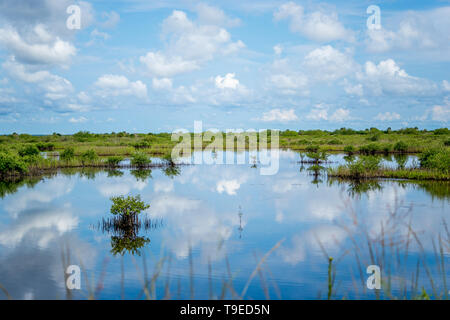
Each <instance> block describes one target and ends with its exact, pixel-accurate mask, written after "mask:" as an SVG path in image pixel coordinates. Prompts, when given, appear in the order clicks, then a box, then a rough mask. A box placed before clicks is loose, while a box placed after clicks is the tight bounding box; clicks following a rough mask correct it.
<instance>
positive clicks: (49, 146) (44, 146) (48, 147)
mask: <svg viewBox="0 0 450 320" xmlns="http://www.w3.org/2000/svg"><path fill="white" fill-rule="evenodd" d="M36 147H37V148H38V149H39V151H53V150H55V144H53V143H43V142H39V143H38V144H37V145H36Z"/></svg>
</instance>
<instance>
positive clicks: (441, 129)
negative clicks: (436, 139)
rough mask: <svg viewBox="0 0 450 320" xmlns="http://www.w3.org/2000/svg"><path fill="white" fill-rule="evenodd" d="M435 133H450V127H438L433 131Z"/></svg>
mask: <svg viewBox="0 0 450 320" xmlns="http://www.w3.org/2000/svg"><path fill="white" fill-rule="evenodd" d="M433 133H434V134H450V130H449V129H448V128H440V129H436V130H434V132H433Z"/></svg>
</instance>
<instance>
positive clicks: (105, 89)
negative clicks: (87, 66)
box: [95, 74, 147, 99]
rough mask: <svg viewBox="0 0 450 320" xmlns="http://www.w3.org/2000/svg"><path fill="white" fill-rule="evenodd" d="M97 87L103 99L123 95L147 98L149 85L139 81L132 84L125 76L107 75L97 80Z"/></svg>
mask: <svg viewBox="0 0 450 320" xmlns="http://www.w3.org/2000/svg"><path fill="white" fill-rule="evenodd" d="M95 86H96V87H97V88H98V89H99V92H98V93H99V94H100V95H101V96H103V97H107V96H122V95H123V96H135V97H137V98H141V99H145V98H147V85H146V84H144V83H143V82H142V81H139V80H138V81H135V82H132V81H130V80H128V79H127V78H126V77H125V76H120V75H113V74H106V75H103V76H101V77H100V78H98V79H97V81H96V82H95Z"/></svg>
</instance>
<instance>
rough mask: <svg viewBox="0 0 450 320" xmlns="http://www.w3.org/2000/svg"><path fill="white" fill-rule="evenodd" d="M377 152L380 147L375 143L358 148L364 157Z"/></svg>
mask: <svg viewBox="0 0 450 320" xmlns="http://www.w3.org/2000/svg"><path fill="white" fill-rule="evenodd" d="M378 151H380V146H379V145H377V144H375V143H370V144H368V145H365V146H361V147H359V152H360V153H362V154H365V155H374V154H376V153H377V152H378Z"/></svg>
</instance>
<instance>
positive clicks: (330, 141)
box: [327, 139, 342, 145]
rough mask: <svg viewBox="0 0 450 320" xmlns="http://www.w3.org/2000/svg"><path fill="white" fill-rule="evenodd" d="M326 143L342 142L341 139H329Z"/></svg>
mask: <svg viewBox="0 0 450 320" xmlns="http://www.w3.org/2000/svg"><path fill="white" fill-rule="evenodd" d="M327 144H331V145H336V144H342V141H341V140H339V139H332V140H329V141H328V142H327Z"/></svg>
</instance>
